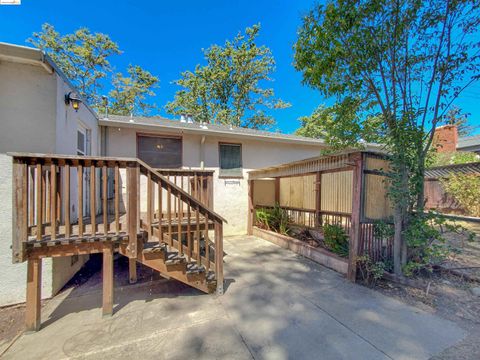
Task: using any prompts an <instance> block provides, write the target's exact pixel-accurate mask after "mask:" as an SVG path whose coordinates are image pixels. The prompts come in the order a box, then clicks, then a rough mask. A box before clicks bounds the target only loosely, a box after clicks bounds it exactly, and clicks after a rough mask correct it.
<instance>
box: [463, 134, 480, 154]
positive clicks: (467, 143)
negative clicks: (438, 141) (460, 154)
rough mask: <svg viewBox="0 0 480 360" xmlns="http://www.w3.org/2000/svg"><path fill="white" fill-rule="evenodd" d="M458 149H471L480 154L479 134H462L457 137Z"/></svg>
mask: <svg viewBox="0 0 480 360" xmlns="http://www.w3.org/2000/svg"><path fill="white" fill-rule="evenodd" d="M457 150H458V151H471V152H475V153H477V154H479V155H480V135H474V136H464V137H461V138H459V139H458V143H457Z"/></svg>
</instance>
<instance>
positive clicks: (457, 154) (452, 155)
mask: <svg viewBox="0 0 480 360" xmlns="http://www.w3.org/2000/svg"><path fill="white" fill-rule="evenodd" d="M429 155H430V156H429V158H428V160H427V162H428V166H430V167H434V166H445V165H454V164H466V163H470V162H475V161H480V156H479V155H478V154H476V153H474V152H468V151H445V152H436V151H432V152H431V153H430V154H429Z"/></svg>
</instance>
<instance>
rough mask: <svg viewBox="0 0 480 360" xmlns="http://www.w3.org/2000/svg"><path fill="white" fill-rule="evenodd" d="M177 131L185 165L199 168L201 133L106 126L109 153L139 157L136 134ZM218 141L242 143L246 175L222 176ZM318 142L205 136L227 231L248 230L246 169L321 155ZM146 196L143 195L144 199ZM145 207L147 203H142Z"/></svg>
mask: <svg viewBox="0 0 480 360" xmlns="http://www.w3.org/2000/svg"><path fill="white" fill-rule="evenodd" d="M137 132H138V133H149V134H158V135H162V134H164V135H165V134H167V135H168V134H170V135H171V134H176V135H182V139H183V160H182V161H183V167H184V168H199V167H200V161H201V152H200V142H201V138H202V136H201V135H193V134H181V133H179V132H176V133H175V132H173V133H172V132H171V131H167V130H159V131H152V130H148V131H145V130H136V129H133V128H125V127H122V128H118V127H109V128H108V130H107V144H106V149H107V156H123V157H136V156H137V154H136V153H137V147H136V134H137ZM219 142H232V143H241V144H242V160H243V178H241V179H223V178H219V176H218V175H219V171H218V170H219V168H218V167H219V151H218V143H219ZM319 153H320V147H319V146H318V145H300V144H293V143H291V142H290V143H286V142H278V141H267V140H256V139H251V138H250V139H245V138H243V139H242V138H239V137H219V136H209V135H207V136H206V137H205V169H211V170H214V171H215V173H214V195H213V196H214V208H215V211H216V212H217V213H219V214H220V215H221V216H223V217H224V218H225V219H226V220H227V221H228V224H226V225H225V227H224V234H225V235H237V234H245V233H246V232H247V212H248V184H247V177H248V175H247V172H248V171H250V170H252V169H258V168H261V167H266V166H273V165H278V164H283V163H287V162H291V161H295V160H301V159H305V158H308V157H312V156H316V155H319ZM143 200H144V198H143V199H142V201H143ZM142 208H143V209H145V204H143V205H142Z"/></svg>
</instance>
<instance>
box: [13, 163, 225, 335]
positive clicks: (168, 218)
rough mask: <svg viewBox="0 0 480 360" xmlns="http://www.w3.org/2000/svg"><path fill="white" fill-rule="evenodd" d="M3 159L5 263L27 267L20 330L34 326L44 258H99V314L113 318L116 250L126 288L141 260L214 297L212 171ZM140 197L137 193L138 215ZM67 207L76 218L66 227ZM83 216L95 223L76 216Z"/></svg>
mask: <svg viewBox="0 0 480 360" xmlns="http://www.w3.org/2000/svg"><path fill="white" fill-rule="evenodd" d="M10 155H11V156H13V183H14V209H13V222H14V226H13V228H14V231H13V243H12V255H13V262H23V261H27V262H28V278H27V312H26V325H27V330H34V331H35V330H38V329H39V328H40V305H39V304H40V298H41V296H40V290H41V289H40V288H41V279H40V277H41V265H42V259H43V258H46V257H60V256H72V255H83V254H93V253H102V254H103V314H104V315H110V314H112V312H113V254H114V253H115V252H118V253H120V254H121V255H124V256H126V257H128V258H129V264H130V265H129V269H130V275H129V276H130V281H131V282H135V281H136V265H135V264H136V262H140V263H142V264H145V265H146V266H150V267H151V268H152V269H155V270H157V271H159V272H161V273H162V274H163V275H165V276H168V277H171V278H174V279H177V280H179V281H182V282H184V283H186V284H188V285H190V286H193V287H195V288H197V289H199V290H201V291H204V292H207V293H210V292H212V291H215V290H216V291H217V292H218V293H219V294H221V293H223V222H224V219H223V218H222V217H221V216H219V215H218V214H216V213H215V212H214V211H212V210H211V206H212V205H213V200H212V199H213V190H212V184H213V182H212V178H213V173H212V172H209V171H196V170H160V172H159V171H157V170H155V169H152V168H151V167H149V166H148V165H147V164H145V163H143V162H142V161H140V160H138V159H126V158H102V157H82V156H56V155H55V156H53V155H43V154H10ZM121 169H124V170H125V173H126V175H125V177H124V178H122V176H121V175H120V170H121ZM161 172H164V174H162V173H161ZM142 177H143V178H146V182H145V181H141V178H142ZM122 182H123V183H125V185H121V184H122ZM145 183H146V185H145ZM73 187H76V190H77V191H76V194H77V196H76V198H75V199H73V198H71V191H70V190H71V189H72V188H73ZM123 187H124V188H125V189H126V194H122V188H123ZM86 195H88V196H86ZM141 195H146V205H147V211H146V212H143V213H141V212H140V207H141V206H140V198H141ZM86 199H88V201H87V202H88V204H85V201H86ZM123 201H124V202H125V203H124V204H123ZM121 203H122V204H121ZM72 205H74V206H75V208H76V209H77V213H78V220H77V221H76V222H75V223H73V222H72V221H71V215H72V214H71V208H72ZM84 205H88V207H85V206H84ZM120 205H122V206H120ZM85 208H86V209H87V210H88V209H95V211H96V212H97V213H98V215H97V216H93V217H87V216H85V214H84V213H83V212H84V209H85ZM121 209H124V210H122V211H121Z"/></svg>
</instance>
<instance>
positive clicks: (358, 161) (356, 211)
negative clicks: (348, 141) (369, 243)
mask: <svg viewBox="0 0 480 360" xmlns="http://www.w3.org/2000/svg"><path fill="white" fill-rule="evenodd" d="M351 160H353V161H354V162H355V167H354V169H353V191H352V218H351V227H350V244H349V249H350V250H349V255H348V271H347V278H348V279H349V280H350V281H353V282H355V280H356V278H357V256H358V253H359V248H358V247H359V243H360V232H361V228H360V217H361V212H362V187H363V176H362V175H363V162H362V153H356V154H354V157H353V156H352V159H351Z"/></svg>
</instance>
